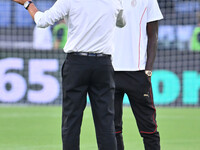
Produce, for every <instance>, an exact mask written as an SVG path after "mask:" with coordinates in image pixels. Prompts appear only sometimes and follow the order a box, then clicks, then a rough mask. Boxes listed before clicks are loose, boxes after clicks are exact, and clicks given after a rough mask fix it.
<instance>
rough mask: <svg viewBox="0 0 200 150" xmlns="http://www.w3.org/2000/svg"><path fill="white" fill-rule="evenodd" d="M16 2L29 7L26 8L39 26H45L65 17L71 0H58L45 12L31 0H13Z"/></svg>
mask: <svg viewBox="0 0 200 150" xmlns="http://www.w3.org/2000/svg"><path fill="white" fill-rule="evenodd" d="M13 1H14V2H16V3H18V4H21V5H24V6H25V8H26V6H27V5H26V4H28V7H27V8H26V9H27V10H28V12H29V13H30V15H31V17H32V18H33V19H34V21H35V23H36V25H37V27H41V28H45V27H48V26H49V25H53V24H54V23H55V22H57V21H59V20H61V19H63V18H64V17H65V16H66V15H67V14H68V12H69V6H70V3H69V0H57V1H56V2H55V4H54V5H53V6H52V7H51V8H50V9H48V10H46V11H45V12H41V11H39V10H38V9H37V8H36V6H35V5H34V4H33V3H32V1H31V0H13Z"/></svg>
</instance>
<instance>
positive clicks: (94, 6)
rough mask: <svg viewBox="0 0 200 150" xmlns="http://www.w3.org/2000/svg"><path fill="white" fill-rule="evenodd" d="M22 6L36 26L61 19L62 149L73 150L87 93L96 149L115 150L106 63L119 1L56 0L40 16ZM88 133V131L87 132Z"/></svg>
mask: <svg viewBox="0 0 200 150" xmlns="http://www.w3.org/2000/svg"><path fill="white" fill-rule="evenodd" d="M13 1H15V2H17V3H19V4H22V5H24V7H25V8H26V9H28V12H29V13H30V15H31V16H32V18H33V19H34V20H35V23H36V25H37V26H38V27H42V28H43V27H47V26H49V25H53V24H54V23H55V22H56V21H58V20H61V19H63V18H64V19H67V21H68V41H67V43H66V45H65V47H64V51H65V52H66V53H67V58H66V60H65V62H64V64H63V66H62V88H63V113H62V140H63V150H79V137H80V128H81V123H82V116H83V111H84V109H85V106H86V95H87V93H88V95H89V97H90V102H91V106H92V112H93V118H94V123H95V129H96V137H97V142H98V149H99V150H116V140H115V129H114V88H115V86H114V80H113V75H114V70H113V67H112V63H111V53H112V50H113V37H114V30H115V26H116V25H118V26H120V27H122V26H124V25H125V23H124V20H123V18H122V4H121V2H120V0H57V1H56V3H55V4H54V5H53V6H52V7H51V8H50V9H49V10H47V11H45V12H40V11H38V9H37V8H36V6H35V5H34V4H33V2H32V1H27V0H13ZM89 132H90V131H89Z"/></svg>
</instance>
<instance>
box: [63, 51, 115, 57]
mask: <svg viewBox="0 0 200 150" xmlns="http://www.w3.org/2000/svg"><path fill="white" fill-rule="evenodd" d="M67 54H68V55H78V56H91V57H105V56H107V57H110V56H111V55H108V54H103V53H88V52H71V53H67Z"/></svg>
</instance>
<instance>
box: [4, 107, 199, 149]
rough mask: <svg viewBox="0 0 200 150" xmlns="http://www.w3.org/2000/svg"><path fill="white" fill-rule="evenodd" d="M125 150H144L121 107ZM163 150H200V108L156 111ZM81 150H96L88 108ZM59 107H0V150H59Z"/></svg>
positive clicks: (130, 117) (132, 121) (127, 112)
mask: <svg viewBox="0 0 200 150" xmlns="http://www.w3.org/2000/svg"><path fill="white" fill-rule="evenodd" d="M123 120H124V141H125V149H126V150H144V148H143V144H142V138H140V135H139V133H138V129H137V127H136V123H135V119H134V117H133V115H132V112H131V109H130V107H124V114H123ZM157 123H158V130H159V132H160V136H161V148H162V150H200V109H199V108H174V107H173V108H167V107H158V108H157ZM80 140H81V143H80V145H81V146H80V147H81V150H97V144H96V138H95V131H94V124H93V120H92V114H91V109H90V107H87V108H86V110H85V112H84V118H83V124H82V130H81V139H80ZM61 149H62V144H61V106H1V107H0V150H61Z"/></svg>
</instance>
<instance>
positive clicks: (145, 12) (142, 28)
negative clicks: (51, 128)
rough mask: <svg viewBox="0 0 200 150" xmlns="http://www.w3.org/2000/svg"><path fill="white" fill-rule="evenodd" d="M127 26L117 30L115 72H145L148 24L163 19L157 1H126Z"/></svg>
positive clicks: (124, 2) (114, 55)
mask: <svg viewBox="0 0 200 150" xmlns="http://www.w3.org/2000/svg"><path fill="white" fill-rule="evenodd" d="M123 7H124V16H125V18H126V26H125V27H124V28H122V29H117V28H116V33H115V40H114V41H115V50H114V53H113V67H114V69H115V71H137V70H145V66H146V61H147V41H148V37H147V32H146V26H147V23H148V22H152V21H156V20H160V19H162V18H163V16H162V13H161V11H160V8H159V6H158V2H157V0H124V1H123Z"/></svg>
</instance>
